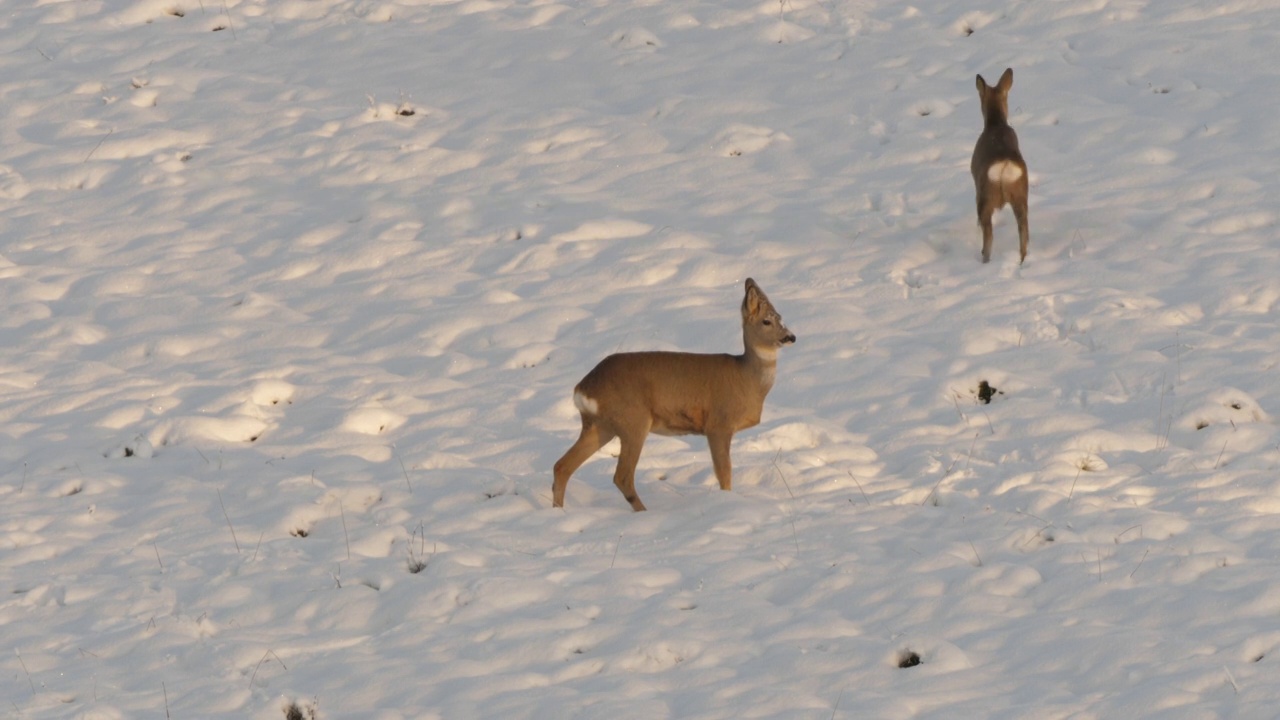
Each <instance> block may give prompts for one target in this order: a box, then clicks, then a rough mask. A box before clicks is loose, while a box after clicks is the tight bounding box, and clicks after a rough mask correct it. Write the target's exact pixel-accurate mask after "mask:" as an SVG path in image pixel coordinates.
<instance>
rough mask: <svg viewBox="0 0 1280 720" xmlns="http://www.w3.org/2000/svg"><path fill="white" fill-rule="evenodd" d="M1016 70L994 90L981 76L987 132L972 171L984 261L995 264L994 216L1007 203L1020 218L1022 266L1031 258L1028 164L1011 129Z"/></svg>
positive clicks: (976, 151) (976, 147) (975, 151)
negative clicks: (1010, 118)
mask: <svg viewBox="0 0 1280 720" xmlns="http://www.w3.org/2000/svg"><path fill="white" fill-rule="evenodd" d="M1011 87H1013V68H1009V69H1007V70H1005V71H1004V74H1003V75H1001V76H1000V82H998V83H996V84H995V87H992V86H990V85H988V84H987V81H986V80H983V79H982V76H981V75H979V76H978V101H979V102H981V103H982V119H983V129H982V135H980V136H978V143H977V145H974V147H973V160H971V161H970V162H969V172H971V173H972V174H973V185H974V187H975V188H977V191H978V224H979V225H981V226H982V262H984V263H985V262H990V261H991V236H992V230H991V216H992V215H993V214H995V211H997V210H999V209H1000V208H1002V207H1004V206H1005V204H1006V203H1008V204H1009V205H1012V206H1013V215H1014V217H1016V218H1017V219H1018V246H1019V249H1020V250H1021V251H1022V259H1021V260H1019V261H1018V263H1019V264H1021V263H1023V262H1025V261H1026V259H1027V243H1028V242H1029V241H1030V240H1031V231H1030V230H1028V229H1027V163H1026V162H1024V161H1023V160H1022V153H1020V152H1018V135H1017V133H1015V132H1014V131H1013V128H1011V127H1009V88H1011Z"/></svg>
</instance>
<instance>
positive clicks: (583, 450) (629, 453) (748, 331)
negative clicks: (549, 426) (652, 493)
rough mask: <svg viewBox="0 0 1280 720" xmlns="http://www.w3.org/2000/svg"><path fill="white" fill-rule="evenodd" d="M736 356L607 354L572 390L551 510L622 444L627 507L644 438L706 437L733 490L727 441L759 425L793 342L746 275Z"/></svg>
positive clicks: (619, 472) (635, 503) (719, 474)
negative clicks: (579, 474) (574, 418)
mask: <svg viewBox="0 0 1280 720" xmlns="http://www.w3.org/2000/svg"><path fill="white" fill-rule="evenodd" d="M742 340H743V346H744V347H743V353H742V354H741V355H728V354H720V355H707V354H695V353H683V352H661V351H650V352H631V353H618V354H615V355H610V356H608V357H606V358H605V359H604V360H601V361H600V364H598V365H596V366H595V368H594V369H592V370H591V372H589V373H587V375H586V377H584V378H582V381H581V382H579V383H578V385H577V387H575V388H574V389H573V401H574V404H575V405H576V406H577V408H578V412H579V414H580V415H581V416H582V432H581V433H580V434H579V435H578V440H577V442H575V443H574V444H573V446H572V447H570V448H569V450H568V452H566V453H565V454H564V456H563V457H561V458H560V459H559V460H558V461H556V464H555V480H554V482H553V484H552V487H551V491H552V505H554V506H555V507H563V506H564V493H565V487H566V486H567V485H568V484H569V477H570V476H571V475H573V472H574V471H575V470H577V469H578V468H579V467H580V466H581V465H582V463H584V462H586V460H587V459H588V458H590V457H591V456H592V455H593V454H595V452H596V451H597V450H599V449H600V448H601V447H604V445H605V443H607V442H609V441H610V440H612V439H613V438H615V437H617V438H618V439H619V440H620V441H621V444H622V452H621V454H620V455H619V456H618V467H617V469H616V470H615V471H614V474H613V483H614V485H617V487H618V489H619V490H620V491H622V496H623V497H625V498H626V499H627V502H629V503H631V507H632V509H634V510H636V511H640V510H644V509H645V507H644V503H642V502H640V497H639V495H637V494H636V477H635V472H636V463H637V462H638V461H639V459H640V451H641V449H643V447H644V441H645V438H646V437H647V436H648V435H649V433H651V432H653V433H657V434H659V435H705V436H706V438H707V444H708V445H709V446H710V449H711V463H712V467H713V468H714V470H715V475H716V479H717V480H718V481H719V482H720V489H721V490H729V489H730V488H731V486H732V474H733V471H732V465H731V463H730V461H729V443H730V441H731V440H732V439H733V434H734V433H736V432H737V431H739V430H743V429H746V428H749V427H752V426H754V425H757V424H758V423H759V422H760V412H761V410H762V409H763V407H764V399H765V396H766V395H768V394H769V390H770V389H771V388H772V387H773V380H774V375H775V373H776V371H777V367H778V349H779V348H780V347H782V346H783V345H790V344H791V343H794V342H795V341H796V336H795V335H793V334H791V331H790V330H788V329H787V327H786V326H785V325H783V324H782V317H781V316H779V315H778V311H777V310H775V309H774V308H773V305H772V304H771V303H770V302H769V298H768V297H766V296H765V294H764V291H763V290H761V289H760V286H758V285H756V283H755V281H754V280H752V279H750V278H748V279H747V282H746V296H745V297H744V298H743V300H742Z"/></svg>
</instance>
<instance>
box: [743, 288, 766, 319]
mask: <svg viewBox="0 0 1280 720" xmlns="http://www.w3.org/2000/svg"><path fill="white" fill-rule="evenodd" d="M768 302H769V301H768V299H766V298H765V296H764V291H763V290H761V289H760V286H759V285H756V281H755V280H752V279H751V278H747V294H746V296H745V297H743V298H742V315H743V317H748V318H754V317H758V316H759V315H760V312H761V311H762V309H763V307H764V305H765V304H766V303H768Z"/></svg>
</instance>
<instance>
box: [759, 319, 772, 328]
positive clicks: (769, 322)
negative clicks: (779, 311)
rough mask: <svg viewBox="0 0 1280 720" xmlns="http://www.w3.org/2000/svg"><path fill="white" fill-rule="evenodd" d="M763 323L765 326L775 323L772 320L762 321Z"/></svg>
mask: <svg viewBox="0 0 1280 720" xmlns="http://www.w3.org/2000/svg"><path fill="white" fill-rule="evenodd" d="M762 324H763V325H764V326H765V327H769V326H770V325H773V321H772V320H764V321H762Z"/></svg>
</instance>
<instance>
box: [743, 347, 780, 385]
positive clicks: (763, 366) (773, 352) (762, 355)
mask: <svg viewBox="0 0 1280 720" xmlns="http://www.w3.org/2000/svg"><path fill="white" fill-rule="evenodd" d="M744 344H745V351H744V352H743V354H742V356H741V365H742V368H743V370H744V371H745V372H746V374H747V375H749V376H751V377H754V378H757V379H758V380H759V382H760V391H761V393H762V394H766V395H767V394H768V393H769V390H770V389H772V388H773V380H774V378H775V377H776V376H777V372H778V349H777V348H769V347H756V346H754V345H751V344H750V343H744Z"/></svg>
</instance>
